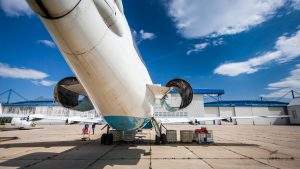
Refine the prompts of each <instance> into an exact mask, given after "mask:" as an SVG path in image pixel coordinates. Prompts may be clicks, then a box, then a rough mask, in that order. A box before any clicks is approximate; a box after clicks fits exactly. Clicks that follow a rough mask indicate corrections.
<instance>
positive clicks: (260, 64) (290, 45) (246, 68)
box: [214, 30, 300, 76]
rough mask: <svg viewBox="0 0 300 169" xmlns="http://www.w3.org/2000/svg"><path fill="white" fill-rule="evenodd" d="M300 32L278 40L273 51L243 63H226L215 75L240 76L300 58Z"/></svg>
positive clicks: (216, 70)
mask: <svg viewBox="0 0 300 169" xmlns="http://www.w3.org/2000/svg"><path fill="white" fill-rule="evenodd" d="M299 46H300V30H299V31H298V32H296V33H295V34H294V35H292V36H290V37H287V36H281V37H279V38H278V39H277V41H276V44H275V46H274V50H273V51H269V52H266V53H265V54H263V55H260V56H257V57H254V58H251V59H249V60H247V61H243V62H231V63H224V64H222V65H220V66H219V67H217V68H216V69H215V70H214V73H215V74H220V75H225V76H238V75H240V74H251V73H255V72H257V71H258V70H260V69H263V68H265V67H264V66H265V65H267V64H269V63H272V62H274V63H284V62H288V61H291V60H293V59H295V58H297V57H299V56H300V47H299Z"/></svg>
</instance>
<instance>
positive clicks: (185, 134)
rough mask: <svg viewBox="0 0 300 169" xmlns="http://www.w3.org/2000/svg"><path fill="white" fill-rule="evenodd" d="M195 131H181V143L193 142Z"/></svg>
mask: <svg viewBox="0 0 300 169" xmlns="http://www.w3.org/2000/svg"><path fill="white" fill-rule="evenodd" d="M193 133H194V132H193V130H180V141H181V142H182V143H191V142H193Z"/></svg>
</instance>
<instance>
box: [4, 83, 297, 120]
mask: <svg viewBox="0 0 300 169" xmlns="http://www.w3.org/2000/svg"><path fill="white" fill-rule="evenodd" d="M193 93H194V96H193V101H192V103H191V104H190V105H189V106H188V107H187V108H184V109H181V110H179V111H175V112H168V111H166V110H165V109H164V108H163V107H162V106H161V104H160V102H159V101H158V102H157V103H156V104H155V106H154V108H155V113H154V116H155V117H165V118H170V117H178V118H180V117H218V116H222V117H224V116H225V117H230V116H272V115H274V116H276V115H290V116H291V117H290V118H283V119H281V118H257V119H238V120H233V122H232V123H228V122H223V121H219V120H216V121H207V122H201V124H215V125H226V124H237V125H239V124H253V125H287V124H300V98H295V99H294V100H292V101H291V102H290V103H286V102H279V101H263V100H236V101H222V99H221V96H222V95H223V94H224V93H225V92H224V90H219V89H194V90H193ZM168 97H169V99H168V103H170V104H177V103H180V99H181V98H180V96H179V95H178V94H176V93H171V94H169V95H168ZM205 98H214V99H215V100H216V101H213V102H206V103H205V102H204V100H205ZM0 114H16V115H30V114H43V115H46V116H54V117H72V116H79V117H97V116H98V113H97V112H96V111H95V110H91V111H86V112H80V111H76V110H70V109H67V108H64V107H61V106H59V105H58V104H57V103H56V102H55V101H54V100H49V99H48V100H45V99H41V100H33V101H23V102H14V103H2V104H1V106H0Z"/></svg>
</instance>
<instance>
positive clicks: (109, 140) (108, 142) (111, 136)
mask: <svg viewBox="0 0 300 169" xmlns="http://www.w3.org/2000/svg"><path fill="white" fill-rule="evenodd" d="M113 142H114V136H113V134H112V133H110V134H107V145H112V144H113Z"/></svg>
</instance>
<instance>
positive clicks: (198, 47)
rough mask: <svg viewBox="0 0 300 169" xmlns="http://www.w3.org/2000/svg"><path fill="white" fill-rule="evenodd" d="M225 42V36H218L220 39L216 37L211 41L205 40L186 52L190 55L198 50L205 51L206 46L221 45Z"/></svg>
mask: <svg viewBox="0 0 300 169" xmlns="http://www.w3.org/2000/svg"><path fill="white" fill-rule="evenodd" d="M224 43H225V42H224V39H223V38H218V39H215V40H213V41H211V42H204V43H198V44H195V45H194V46H193V48H191V49H189V50H188V51H187V52H186V54H187V55H190V54H192V53H198V52H201V51H203V50H204V49H205V48H206V47H208V46H210V45H212V46H219V45H223V44H224Z"/></svg>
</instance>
